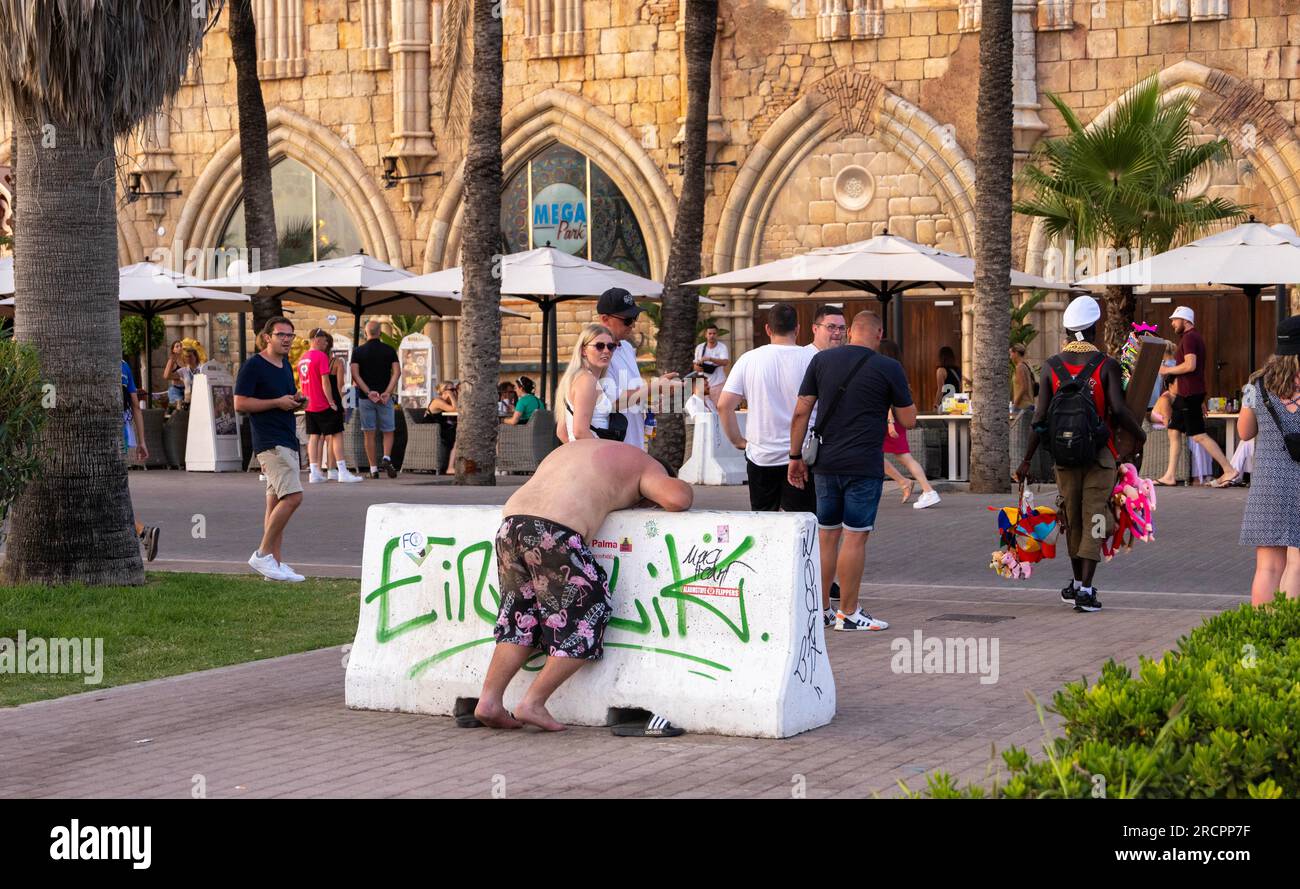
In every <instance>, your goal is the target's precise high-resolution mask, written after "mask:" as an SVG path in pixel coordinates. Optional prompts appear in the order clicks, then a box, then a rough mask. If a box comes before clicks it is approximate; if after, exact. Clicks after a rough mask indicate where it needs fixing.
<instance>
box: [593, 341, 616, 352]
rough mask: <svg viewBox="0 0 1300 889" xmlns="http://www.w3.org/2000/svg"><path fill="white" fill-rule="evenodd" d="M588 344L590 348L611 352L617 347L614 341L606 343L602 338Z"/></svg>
mask: <svg viewBox="0 0 1300 889" xmlns="http://www.w3.org/2000/svg"><path fill="white" fill-rule="evenodd" d="M590 345H591V348H593V349H595V350H596V351H597V352H613V351H614V349H615V348H617V346H616V345H615V344H614V343H607V342H605V341H604V340H600V341H599V342H595V343H591V344H590Z"/></svg>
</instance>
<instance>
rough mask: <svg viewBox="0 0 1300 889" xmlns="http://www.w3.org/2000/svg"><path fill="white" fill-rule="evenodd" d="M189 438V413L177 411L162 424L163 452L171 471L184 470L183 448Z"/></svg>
mask: <svg viewBox="0 0 1300 889" xmlns="http://www.w3.org/2000/svg"><path fill="white" fill-rule="evenodd" d="M189 437H190V412H189V411H188V410H183V409H182V410H178V411H176V412H175V413H174V414H172V415H171V417H170V418H169V419H168V420H167V421H166V422H165V423H163V452H164V453H165V454H166V456H167V465H168V466H170V467H172V468H173V469H184V468H185V446H186V443H187V442H188V441H189Z"/></svg>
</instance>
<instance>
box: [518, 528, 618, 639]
mask: <svg viewBox="0 0 1300 889" xmlns="http://www.w3.org/2000/svg"><path fill="white" fill-rule="evenodd" d="M496 550H497V574H498V576H499V577H500V580H501V609H500V612H499V614H498V616H497V623H496V628H495V629H494V630H493V635H494V636H495V637H496V640H497V642H498V643H501V642H509V643H510V644H512V645H527V646H531V647H533V648H540V649H542V650H543V651H545V652H546V653H547V654H548V655H550V656H551V657H572V658H582V659H585V660H590V661H595V660H599V659H600V657H601V655H602V654H604V648H603V647H602V645H601V641H602V640H603V639H604V636H605V626H606V624H608V623H609V619H610V616H611V615H612V614H613V607H612V603H611V602H610V595H609V580H608V579H607V578H606V576H605V570H604V569H603V568H601V567H600V565H599V564H598V563H597V562H596V557H595V556H594V555H592V552H591V550H590V549H588V548H587V544H586V543H585V542H583V539H582V535H580V534H578V532H576V531H574V530H572V529H571V528H566V527H564V526H563V525H561V524H558V523H557V522H552V521H551V520H550V519H541V518H537V517H536V516H527V515H515V516H509V517H508V518H506V519H505V520H504V521H503V522H502V523H501V527H500V528H499V529H498V530H497V538H496Z"/></svg>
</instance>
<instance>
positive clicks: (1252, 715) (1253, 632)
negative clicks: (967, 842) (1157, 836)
mask: <svg viewBox="0 0 1300 889" xmlns="http://www.w3.org/2000/svg"><path fill="white" fill-rule="evenodd" d="M1051 709H1052V710H1053V711H1054V712H1056V713H1058V714H1060V716H1061V717H1062V719H1063V720H1064V725H1063V728H1064V732H1065V734H1064V737H1061V738H1055V739H1052V740H1049V741H1048V742H1047V743H1046V744H1045V745H1044V754H1045V758H1042V759H1033V760H1031V759H1030V757H1029V754H1028V753H1027V752H1026V751H1025V750H1023V749H1021V748H1018V747H1012V748H1010V749H1008V750H1005V751H1003V753H1002V761H1003V763H1004V764H1005V766H1006V768H1007V769H1008V771H1009V775H1003V776H999V777H998V778H997V779H996V780H995V781H994V783H993V785H992V787H990V788H984V787H981V786H978V785H972V786H967V787H964V788H962V787H958V786H957V784H956V782H954V780H953V779H952V777H951V776H950V775H948V774H947V773H944V772H940V773H937V774H934V775H931V776H929V777H928V779H927V787H926V788H925V789H924V790H922V791H919V792H912V791H911V790H910V789H909V788H907V787H906V785H903V789H904V791H905V792H906V793H907V794H908V795H909V796H912V797H926V798H958V797H964V798H970V797H997V798H1003V799H1008V798H1010V799H1041V798H1049V797H1070V798H1087V797H1100V796H1105V797H1123V798H1137V797H1147V798H1194V797H1227V798H1233V797H1238V798H1242V797H1253V798H1280V797H1287V798H1296V797H1300V761H1298V759H1300V600H1294V599H1293V600H1281V601H1278V602H1274V603H1271V604H1269V605H1265V606H1262V607H1259V608H1253V607H1251V606H1249V605H1243V606H1241V607H1240V608H1238V609H1236V610H1234V611H1228V612H1224V613H1223V614H1219V615H1217V616H1215V617H1213V618H1211V619H1209V620H1207V621H1206V622H1205V623H1204V624H1202V625H1201V626H1200V627H1198V628H1196V629H1195V630H1193V631H1192V632H1191V634H1190V635H1188V636H1185V637H1183V638H1181V639H1180V640H1179V641H1178V648H1177V650H1176V651H1172V652H1167V653H1166V654H1165V655H1164V657H1162V658H1160V659H1159V660H1150V659H1148V658H1142V660H1141V664H1140V666H1139V668H1138V672H1137V675H1136V676H1135V675H1133V673H1132V672H1131V671H1130V670H1129V669H1128V668H1127V667H1125V666H1124V665H1122V664H1117V663H1115V662H1114V661H1107V663H1106V664H1105V666H1104V667H1102V671H1101V677H1100V678H1099V679H1098V680H1097V682H1096V683H1095V684H1092V685H1088V684H1087V683H1086V682H1072V683H1070V684H1069V685H1067V686H1066V687H1065V688H1063V689H1061V690H1060V691H1058V692H1057V693H1056V695H1055V697H1054V699H1053V706H1052V708H1051ZM1041 717H1042V712H1041V708H1040V719H1041Z"/></svg>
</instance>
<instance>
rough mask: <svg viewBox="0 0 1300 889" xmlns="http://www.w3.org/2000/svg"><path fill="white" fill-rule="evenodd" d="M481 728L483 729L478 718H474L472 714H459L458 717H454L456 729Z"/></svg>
mask: <svg viewBox="0 0 1300 889" xmlns="http://www.w3.org/2000/svg"><path fill="white" fill-rule="evenodd" d="M482 727H483V723H482V722H480V721H479V720H478V717H477V716H475V715H474V714H473V712H470V713H461V714H460V715H459V716H457V717H456V728H482Z"/></svg>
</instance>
